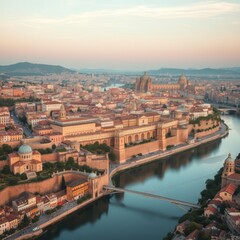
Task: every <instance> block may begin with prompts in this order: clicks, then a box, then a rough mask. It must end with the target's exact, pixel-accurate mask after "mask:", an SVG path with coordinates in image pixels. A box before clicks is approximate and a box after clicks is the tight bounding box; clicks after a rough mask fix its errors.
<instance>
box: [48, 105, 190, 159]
mask: <svg viewBox="0 0 240 240" xmlns="http://www.w3.org/2000/svg"><path fill="white" fill-rule="evenodd" d="M59 115H60V116H59V118H58V119H55V120H52V122H51V127H52V128H53V131H54V132H59V133H61V134H62V136H63V138H64V140H65V141H66V140H69V141H72V142H78V144H82V145H83V146H84V145H86V144H89V143H90V144H92V143H94V142H96V141H98V142H99V143H106V144H107V145H108V146H110V147H111V149H112V151H113V152H114V153H115V154H116V157H117V159H118V161H120V162H123V161H126V160H127V159H129V158H131V157H132V156H133V155H136V154H139V153H141V154H145V153H147V152H151V151H157V150H166V148H167V147H168V146H173V145H177V144H180V143H185V142H186V141H187V139H188V134H189V128H188V119H185V118H182V117H180V118H179V117H178V118H175V119H169V118H168V119H161V116H160V114H158V113H153V112H149V113H143V114H132V115H126V116H122V117H119V118H116V119H115V120H114V124H113V126H111V127H107V128H104V127H102V125H101V124H100V122H99V121H100V120H99V118H93V117H90V118H84V117H82V118H73V119H70V118H68V117H67V116H66V113H65V109H64V107H61V111H60V114H59ZM181 116H182V115H181Z"/></svg>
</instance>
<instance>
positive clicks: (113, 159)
mask: <svg viewBox="0 0 240 240" xmlns="http://www.w3.org/2000/svg"><path fill="white" fill-rule="evenodd" d="M108 157H109V159H110V160H111V161H113V162H114V161H116V159H117V157H116V155H115V153H114V152H110V153H109V154H108Z"/></svg>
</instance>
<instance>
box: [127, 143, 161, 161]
mask: <svg viewBox="0 0 240 240" xmlns="http://www.w3.org/2000/svg"><path fill="white" fill-rule="evenodd" d="M157 150H159V142H158V141H153V142H149V143H144V144H139V145H136V146H133V147H127V148H125V156H126V159H129V158H131V157H132V155H137V154H138V153H142V154H145V153H148V152H153V151H157Z"/></svg>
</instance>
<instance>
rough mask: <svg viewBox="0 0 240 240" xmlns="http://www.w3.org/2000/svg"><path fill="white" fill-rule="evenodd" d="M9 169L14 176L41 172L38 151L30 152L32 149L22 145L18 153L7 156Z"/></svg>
mask: <svg viewBox="0 0 240 240" xmlns="http://www.w3.org/2000/svg"><path fill="white" fill-rule="evenodd" d="M8 160H9V167H10V170H11V171H12V172H13V173H14V174H17V173H19V174H23V173H26V172H41V171H42V160H41V154H40V153H39V152H38V151H32V148H31V147H30V146H28V145H26V144H23V145H22V146H21V147H20V148H19V149H18V152H13V153H10V154H9V155H8Z"/></svg>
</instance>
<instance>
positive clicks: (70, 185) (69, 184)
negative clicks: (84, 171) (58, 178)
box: [66, 178, 88, 187]
mask: <svg viewBox="0 0 240 240" xmlns="http://www.w3.org/2000/svg"><path fill="white" fill-rule="evenodd" d="M86 182H88V180H87V179H84V178H82V179H79V180H75V181H73V182H71V183H68V184H66V185H67V187H76V186H78V185H81V184H83V183H86Z"/></svg>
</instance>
